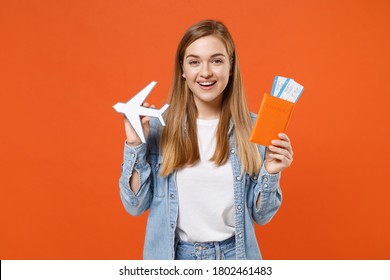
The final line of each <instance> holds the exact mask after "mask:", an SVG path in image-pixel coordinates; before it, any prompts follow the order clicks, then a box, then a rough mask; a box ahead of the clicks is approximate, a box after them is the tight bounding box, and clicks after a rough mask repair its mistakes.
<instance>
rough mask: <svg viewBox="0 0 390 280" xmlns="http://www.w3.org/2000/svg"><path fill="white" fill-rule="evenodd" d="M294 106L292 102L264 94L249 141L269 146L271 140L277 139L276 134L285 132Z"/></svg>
mask: <svg viewBox="0 0 390 280" xmlns="http://www.w3.org/2000/svg"><path fill="white" fill-rule="evenodd" d="M294 105H295V103H293V102H289V101H286V100H284V99H281V98H279V97H275V96H272V95H269V94H267V93H265V94H264V97H263V101H262V102H261V106H260V109H259V114H258V115H257V119H256V123H255V126H254V127H253V130H252V134H251V136H250V138H249V140H250V141H251V142H254V143H257V144H260V145H263V146H269V145H271V140H274V139H279V137H278V133H280V132H286V129H287V125H288V122H289V121H290V117H291V114H292V111H293V109H294Z"/></svg>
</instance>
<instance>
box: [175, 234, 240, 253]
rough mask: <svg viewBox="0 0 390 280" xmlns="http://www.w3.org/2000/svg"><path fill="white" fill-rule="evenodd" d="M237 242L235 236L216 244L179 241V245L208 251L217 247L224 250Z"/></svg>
mask: <svg viewBox="0 0 390 280" xmlns="http://www.w3.org/2000/svg"><path fill="white" fill-rule="evenodd" d="M235 240H236V237H235V236H234V235H233V236H232V237H230V238H228V239H225V240H223V241H215V242H187V241H183V240H180V239H178V240H177V244H178V245H179V246H185V247H187V246H188V247H194V248H195V249H198V250H208V249H213V248H215V247H216V246H218V247H220V248H221V249H224V247H226V246H230V245H234V243H235Z"/></svg>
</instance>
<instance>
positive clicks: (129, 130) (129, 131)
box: [125, 102, 154, 147]
mask: <svg viewBox="0 0 390 280" xmlns="http://www.w3.org/2000/svg"><path fill="white" fill-rule="evenodd" d="M142 106H144V107H146V108H149V107H150V108H154V105H152V106H150V105H149V104H148V103H146V102H145V103H144V104H142ZM141 124H142V130H143V131H144V135H145V139H147V138H148V136H149V131H150V117H141ZM125 132H126V142H127V145H129V146H131V147H136V146H138V145H141V144H142V141H141V139H140V138H139V137H138V135H137V133H136V132H135V130H134V128H133V126H132V125H131V124H130V121H129V120H128V119H127V118H126V117H125Z"/></svg>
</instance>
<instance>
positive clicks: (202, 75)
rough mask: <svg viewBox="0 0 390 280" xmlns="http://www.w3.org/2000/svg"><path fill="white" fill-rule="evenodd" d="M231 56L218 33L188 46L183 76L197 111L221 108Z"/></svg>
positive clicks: (184, 59) (227, 80)
mask: <svg viewBox="0 0 390 280" xmlns="http://www.w3.org/2000/svg"><path fill="white" fill-rule="evenodd" d="M230 67H231V66H230V59H229V56H228V54H227V51H226V48H225V45H224V44H223V42H222V41H221V40H220V39H218V38H217V37H215V36H206V37H202V38H199V39H198V40H196V41H194V42H193V43H192V44H191V45H189V46H188V47H187V49H186V51H185V53H184V58H183V77H184V78H185V80H186V83H187V85H188V87H189V88H190V90H191V91H192V93H193V94H194V99H195V104H196V106H197V107H198V111H199V110H202V109H203V108H205V109H207V108H220V104H221V101H222V95H223V91H224V90H225V88H226V85H227V84H228V82H229V76H230Z"/></svg>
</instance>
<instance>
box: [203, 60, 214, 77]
mask: <svg viewBox="0 0 390 280" xmlns="http://www.w3.org/2000/svg"><path fill="white" fill-rule="evenodd" d="M200 75H201V77H203V78H208V77H210V76H212V75H213V72H212V71H211V69H210V66H209V65H208V63H205V64H203V66H202V69H201V73H200Z"/></svg>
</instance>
